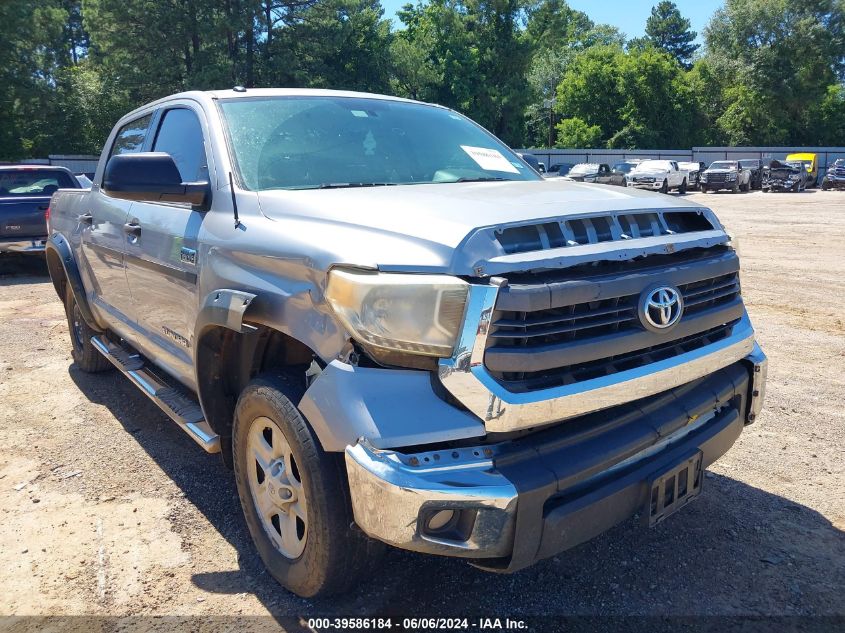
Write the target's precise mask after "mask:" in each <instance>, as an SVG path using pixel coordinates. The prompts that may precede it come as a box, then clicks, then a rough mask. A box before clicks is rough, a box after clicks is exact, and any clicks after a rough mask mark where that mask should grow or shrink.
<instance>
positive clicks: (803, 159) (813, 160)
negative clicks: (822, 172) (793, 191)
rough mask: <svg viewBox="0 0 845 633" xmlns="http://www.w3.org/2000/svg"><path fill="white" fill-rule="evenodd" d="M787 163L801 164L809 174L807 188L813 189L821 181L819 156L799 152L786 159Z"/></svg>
mask: <svg viewBox="0 0 845 633" xmlns="http://www.w3.org/2000/svg"><path fill="white" fill-rule="evenodd" d="M786 162H787V163H794V162H800V163H801V164H803V165H804V170H805V171H806V172H807V178H806V183H805V187H807V188H811V189H812V188H813V187H815V186H816V184H817V183H818V180H819V155H818V154H813V153H812V152H797V153H794V154H789V155H788V156H787V157H786Z"/></svg>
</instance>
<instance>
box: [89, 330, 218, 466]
mask: <svg viewBox="0 0 845 633" xmlns="http://www.w3.org/2000/svg"><path fill="white" fill-rule="evenodd" d="M91 343H92V344H93V345H94V347H96V348H97V350H98V351H99V352H100V353H101V354H102V355H103V356H105V357H106V358H108V359H109V360H110V361H111V363H112V365H114V366H115V367H117V368H118V369H119V370H120V371H121V372H123V374H124V375H125V376H126V377H127V378H129V380H131V381H132V382H133V383H135V386H136V387H138V388H139V389H140V390H141V391H143V392H144V393H145V394H146V395H147V396H148V397H149V398H150V400H152V401H153V402H155V403H156V404H157V405H158V406H159V408H160V409H161V410H162V411H164V412H165V413H166V414H167V415H168V416H169V417H170V418H171V419H172V420H173V421H174V422H176V424H178V425H179V426H180V427H181V428H182V430H183V431H185V433H187V434H188V435H190V436H191V438H192V439H193V440H194V441H195V442H196V443H197V444H199V445H200V446H202V447H203V449H205V450H206V451H207V452H209V453H219V452H220V436H219V435H217V434H216V433H215V432H214V431H212V430H211V427H210V426H209V425H208V422H206V421H205V418H204V416H203V414H202V409H201V408H200V406H199V404H197V403H196V402H195V401H194V400H193V399H191V398H190V397H188V396H186V395H185V394H183V393H182V392H181V391H180V390H179V389H176V388H174V387H171V386H170V385H168V384H167V383H166V382H165V381H164V380H163V379H161V378H159V377H158V376H157V375H156V374H154V373H153V372H152V371H150V370H149V369H147V367H146V366H145V365H144V360H143V359H142V358H141V356H140V355H139V354H132V353H130V352H127V351H126V350H125V349H123V348H122V347H120V346H119V345H115V344H114V343H112V342H111V341H109V340H108V339H106V338H105V337H103V336H92V337H91Z"/></svg>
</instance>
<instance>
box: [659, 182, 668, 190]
mask: <svg viewBox="0 0 845 633" xmlns="http://www.w3.org/2000/svg"><path fill="white" fill-rule="evenodd" d="M660 193H669V181H668V180H664V181H663V186H662V187H660Z"/></svg>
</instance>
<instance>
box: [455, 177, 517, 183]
mask: <svg viewBox="0 0 845 633" xmlns="http://www.w3.org/2000/svg"><path fill="white" fill-rule="evenodd" d="M502 180H507V181H508V182H511V181H513V178H502V177H500V176H482V177H480V178H458V179H457V180H444V181H443V182H496V181H502Z"/></svg>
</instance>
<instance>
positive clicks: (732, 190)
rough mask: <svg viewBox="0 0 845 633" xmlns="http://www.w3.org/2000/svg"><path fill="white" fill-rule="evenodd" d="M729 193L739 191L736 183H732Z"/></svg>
mask: <svg viewBox="0 0 845 633" xmlns="http://www.w3.org/2000/svg"><path fill="white" fill-rule="evenodd" d="M731 193H739V185H738V184H734V186H733V187H731Z"/></svg>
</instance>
